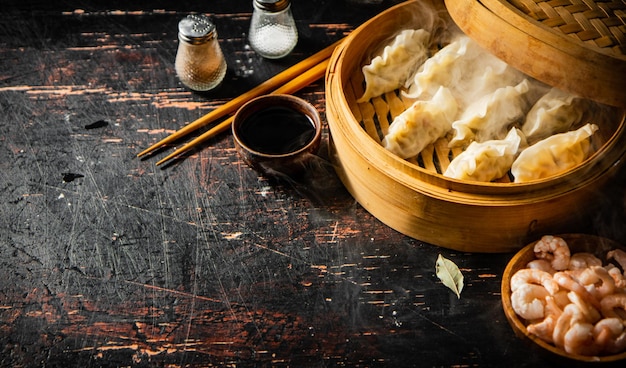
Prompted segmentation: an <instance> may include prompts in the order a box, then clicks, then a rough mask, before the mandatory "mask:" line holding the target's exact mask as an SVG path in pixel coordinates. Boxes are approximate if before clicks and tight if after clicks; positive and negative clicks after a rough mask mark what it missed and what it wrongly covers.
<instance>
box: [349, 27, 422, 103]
mask: <svg viewBox="0 0 626 368" xmlns="http://www.w3.org/2000/svg"><path fill="white" fill-rule="evenodd" d="M429 42H430V33H429V32H428V31H426V30H423V29H418V30H413V29H407V30H404V31H402V32H401V33H400V34H398V35H397V36H396V37H395V38H394V41H393V43H392V44H391V45H388V46H386V47H385V48H384V50H383V53H382V54H381V55H378V56H376V57H375V58H374V59H372V61H371V62H370V64H368V65H365V66H364V67H363V69H362V70H363V75H364V76H365V92H364V93H363V96H362V97H361V98H360V99H359V100H358V101H357V102H365V101H368V100H369V99H371V98H374V97H376V96H380V95H382V94H383V93H386V92H390V91H393V90H396V89H398V88H400V87H402V86H404V84H405V83H406V81H407V79H408V78H409V77H410V76H411V75H413V73H414V72H415V70H416V69H417V68H418V67H419V66H420V65H421V64H422V63H423V62H424V60H426V59H427V58H428V44H429Z"/></svg>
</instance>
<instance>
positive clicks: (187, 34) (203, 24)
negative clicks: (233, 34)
mask: <svg viewBox="0 0 626 368" xmlns="http://www.w3.org/2000/svg"><path fill="white" fill-rule="evenodd" d="M178 36H179V37H180V39H181V40H183V41H187V42H190V43H193V44H198V43H204V42H207V41H209V40H211V39H212V38H213V37H215V24H213V22H211V20H210V19H209V18H208V17H207V16H205V15H202V14H192V15H188V16H186V17H185V18H183V19H182V20H181V21H180V22H178Z"/></svg>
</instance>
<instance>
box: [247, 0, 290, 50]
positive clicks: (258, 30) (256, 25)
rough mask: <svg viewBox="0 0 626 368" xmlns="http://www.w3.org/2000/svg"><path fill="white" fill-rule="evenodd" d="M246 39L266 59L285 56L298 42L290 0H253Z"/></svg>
mask: <svg viewBox="0 0 626 368" xmlns="http://www.w3.org/2000/svg"><path fill="white" fill-rule="evenodd" d="M252 3H253V6H254V11H253V12H252V19H251V20H250V31H249V32H248V41H249V42H250V46H251V47H252V49H253V50H254V51H256V53H257V54H259V55H261V56H263V57H265V58H268V59H279V58H282V57H284V56H287V55H288V54H289V53H290V52H291V51H292V50H293V48H294V47H296V43H298V29H297V28H296V22H295V21H294V19H293V15H292V14H291V0H253V1H252Z"/></svg>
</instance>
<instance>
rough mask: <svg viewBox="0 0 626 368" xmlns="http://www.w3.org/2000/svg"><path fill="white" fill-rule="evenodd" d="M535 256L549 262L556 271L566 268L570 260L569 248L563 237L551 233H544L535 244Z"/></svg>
mask: <svg viewBox="0 0 626 368" xmlns="http://www.w3.org/2000/svg"><path fill="white" fill-rule="evenodd" d="M534 250H535V256H536V257H537V258H539V259H545V260H547V261H549V262H550V265H551V266H552V268H554V269H555V270H557V271H562V270H566V269H567V267H568V266H569V261H570V257H571V254H570V250H569V247H568V246H567V243H566V242H565V240H563V238H560V237H558V236H552V235H544V236H543V237H542V238H541V239H540V240H539V241H538V242H537V243H536V244H535V249H534Z"/></svg>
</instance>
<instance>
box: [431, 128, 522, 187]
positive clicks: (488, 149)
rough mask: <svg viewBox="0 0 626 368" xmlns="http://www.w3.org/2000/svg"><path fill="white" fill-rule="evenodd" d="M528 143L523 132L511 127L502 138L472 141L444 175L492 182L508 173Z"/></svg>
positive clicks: (451, 163)
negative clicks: (520, 151) (479, 141)
mask: <svg viewBox="0 0 626 368" xmlns="http://www.w3.org/2000/svg"><path fill="white" fill-rule="evenodd" d="M525 145H526V139H525V138H524V136H523V133H522V132H521V131H520V130H519V129H517V128H511V130H510V131H509V133H508V134H507V135H506V137H505V138H504V139H502V140H490V141H485V142H482V143H478V142H472V143H471V144H470V145H469V146H468V147H467V149H466V150H465V151H463V152H461V154H459V155H458V156H457V157H455V158H454V160H452V162H450V165H449V166H448V168H447V169H446V171H445V172H444V173H443V175H444V176H447V177H449V178H454V179H461V180H474V181H482V182H490V181H492V180H495V179H498V178H501V177H503V176H504V175H506V173H507V172H508V171H509V169H510V168H511V164H513V161H514V160H515V157H516V156H517V153H518V152H519V150H520V149H521V148H522V147H524V146H525Z"/></svg>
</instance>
